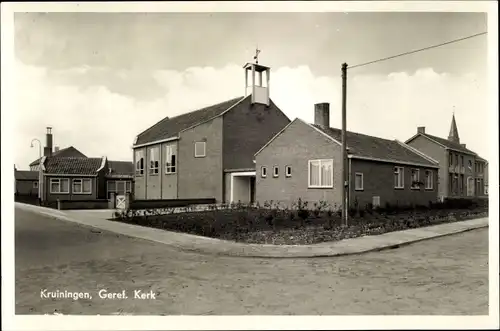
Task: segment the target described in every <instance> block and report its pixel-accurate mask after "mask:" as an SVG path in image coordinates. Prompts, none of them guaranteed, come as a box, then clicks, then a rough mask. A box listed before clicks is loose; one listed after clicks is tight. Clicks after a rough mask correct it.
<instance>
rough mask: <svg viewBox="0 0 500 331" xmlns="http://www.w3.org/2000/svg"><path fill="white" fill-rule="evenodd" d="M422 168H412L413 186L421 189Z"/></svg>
mask: <svg viewBox="0 0 500 331" xmlns="http://www.w3.org/2000/svg"><path fill="white" fill-rule="evenodd" d="M419 183H420V170H419V169H411V188H412V189H419V188H420V184H419Z"/></svg>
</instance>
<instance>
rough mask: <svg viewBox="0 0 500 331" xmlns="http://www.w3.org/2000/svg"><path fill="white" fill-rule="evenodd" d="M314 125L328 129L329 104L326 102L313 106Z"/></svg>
mask: <svg viewBox="0 0 500 331" xmlns="http://www.w3.org/2000/svg"><path fill="white" fill-rule="evenodd" d="M314 124H315V125H319V126H322V127H326V128H328V127H330V104H329V103H328V102H323V103H317V104H315V105H314Z"/></svg>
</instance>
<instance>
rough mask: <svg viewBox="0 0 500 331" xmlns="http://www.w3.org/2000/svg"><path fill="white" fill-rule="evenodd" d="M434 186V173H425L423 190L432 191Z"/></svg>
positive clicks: (427, 171) (429, 171) (430, 171)
mask: <svg viewBox="0 0 500 331" xmlns="http://www.w3.org/2000/svg"><path fill="white" fill-rule="evenodd" d="M433 186H434V173H433V172H432V170H426V171H425V189H426V190H432V188H433Z"/></svg>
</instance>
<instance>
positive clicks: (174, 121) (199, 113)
mask: <svg viewBox="0 0 500 331" xmlns="http://www.w3.org/2000/svg"><path fill="white" fill-rule="evenodd" d="M243 98H244V97H238V98H234V99H231V100H228V101H224V102H221V103H218V104H216V105H212V106H209V107H205V108H202V109H199V110H196V111H192V112H189V113H186V114H182V115H179V116H175V117H166V118H164V119H163V120H161V121H159V122H158V123H156V124H155V125H153V126H152V127H150V128H149V129H147V130H146V131H144V132H142V133H140V134H139V135H138V136H137V140H136V142H135V144H134V145H141V144H147V143H150V142H153V141H157V140H161V139H167V138H171V137H175V136H176V135H177V134H178V133H179V132H181V131H182V130H185V129H188V128H189V127H191V126H193V125H196V124H199V123H202V122H204V121H208V120H209V119H211V118H213V117H216V116H219V115H221V114H222V113H223V112H225V111H226V110H227V109H229V108H230V107H231V106H234V105H235V104H236V103H237V102H239V101H241V100H242V99H243Z"/></svg>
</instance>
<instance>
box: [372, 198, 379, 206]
mask: <svg viewBox="0 0 500 331" xmlns="http://www.w3.org/2000/svg"><path fill="white" fill-rule="evenodd" d="M372 205H373V207H380V196H378V195H377V196H373V197H372Z"/></svg>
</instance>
